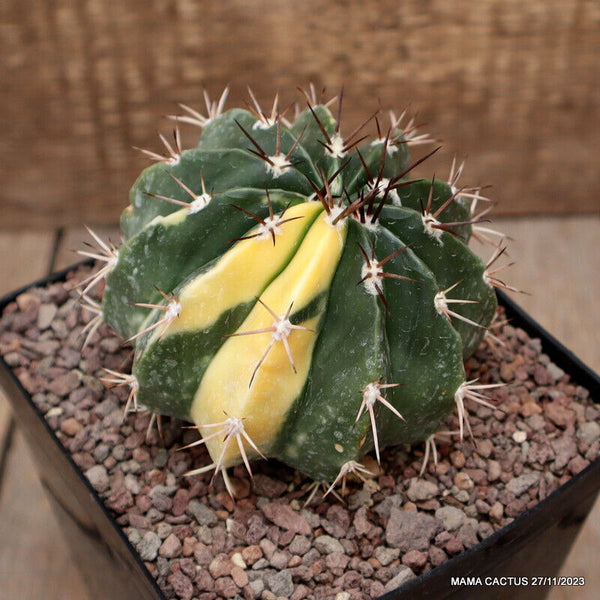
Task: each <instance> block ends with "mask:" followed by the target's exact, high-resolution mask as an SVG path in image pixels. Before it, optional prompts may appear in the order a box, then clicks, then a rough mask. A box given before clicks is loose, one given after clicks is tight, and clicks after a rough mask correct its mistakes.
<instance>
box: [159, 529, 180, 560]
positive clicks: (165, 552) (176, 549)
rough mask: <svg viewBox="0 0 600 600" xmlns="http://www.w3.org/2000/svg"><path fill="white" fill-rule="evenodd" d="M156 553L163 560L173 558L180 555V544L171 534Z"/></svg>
mask: <svg viewBox="0 0 600 600" xmlns="http://www.w3.org/2000/svg"><path fill="white" fill-rule="evenodd" d="M158 553H159V554H160V556H163V557H164V558H175V557H176V556H179V555H180V554H181V542H180V541H179V538H178V537H177V536H176V535H175V534H174V533H172V534H171V535H169V536H168V537H167V538H166V539H165V541H164V542H163V543H162V545H161V547H160V549H159V551H158Z"/></svg>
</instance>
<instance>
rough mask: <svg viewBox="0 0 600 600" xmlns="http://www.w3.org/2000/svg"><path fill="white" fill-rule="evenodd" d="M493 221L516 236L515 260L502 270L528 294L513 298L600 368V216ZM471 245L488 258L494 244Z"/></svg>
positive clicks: (505, 277) (510, 248)
mask: <svg viewBox="0 0 600 600" xmlns="http://www.w3.org/2000/svg"><path fill="white" fill-rule="evenodd" d="M491 227H492V228H495V229H497V230H499V231H501V232H503V233H505V234H507V235H508V236H510V237H511V238H512V240H509V241H508V252H509V253H510V256H509V258H508V259H507V260H504V262H505V263H506V262H510V261H512V260H514V261H515V265H514V266H512V267H510V268H509V269H507V270H506V271H504V272H502V273H500V274H499V276H500V278H501V279H503V280H505V281H506V282H507V283H509V284H510V285H513V286H514V287H517V288H518V289H521V290H523V291H526V292H528V294H529V295H526V294H513V298H514V299H515V300H516V301H517V302H518V303H519V304H520V305H521V306H522V307H523V308H524V309H525V310H527V311H528V312H529V313H530V314H531V315H532V316H533V318H534V319H536V320H537V321H539V322H540V324H541V325H543V326H544V327H545V328H546V329H547V330H548V331H549V332H550V333H552V334H553V335H554V336H555V337H556V338H558V339H559V340H560V341H561V342H562V343H563V344H565V346H567V347H568V348H569V349H571V350H573V352H575V354H576V355H577V356H578V357H579V358H581V359H582V360H583V361H584V362H585V363H586V364H588V365H589V366H590V367H592V368H593V369H594V370H595V371H596V372H599V371H600V345H598V342H597V340H598V331H600V311H598V298H600V277H598V274H599V273H600V253H598V252H597V251H596V247H597V244H598V239H600V217H598V216H589V217H583V216H581V217H538V218H536V217H529V218H520V219H497V220H495V222H494V223H493V224H492V225H491ZM472 247H473V249H474V250H475V251H477V252H478V253H479V254H480V255H481V256H482V257H483V258H485V259H487V258H489V257H490V256H491V254H492V250H493V249H492V248H491V247H490V246H482V245H480V244H477V243H476V242H472ZM502 262H503V261H502V260H500V261H499V263H502Z"/></svg>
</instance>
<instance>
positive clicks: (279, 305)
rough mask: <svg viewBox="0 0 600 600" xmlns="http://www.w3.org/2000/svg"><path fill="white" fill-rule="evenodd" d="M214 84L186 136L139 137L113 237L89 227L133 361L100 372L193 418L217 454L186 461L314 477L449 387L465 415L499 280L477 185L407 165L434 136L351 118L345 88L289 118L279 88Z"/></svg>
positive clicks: (379, 444)
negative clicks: (469, 370) (271, 464)
mask: <svg viewBox="0 0 600 600" xmlns="http://www.w3.org/2000/svg"><path fill="white" fill-rule="evenodd" d="M225 97H226V93H224V94H223V96H222V97H221V99H220V101H219V102H218V103H211V102H210V101H209V99H208V98H207V99H206V103H207V111H208V115H207V116H203V115H201V114H200V113H198V112H196V111H194V110H192V109H191V108H189V107H187V106H183V105H182V106H183V109H184V110H185V112H186V115H185V116H183V117H179V118H178V120H179V121H181V122H188V123H192V124H195V125H198V126H200V127H201V128H202V132H201V135H200V138H199V141H198V144H197V146H196V147H194V148H191V149H187V150H183V151H182V150H181V144H180V141H179V134H178V133H177V130H176V133H175V139H174V142H169V141H168V140H167V139H166V138H164V137H162V136H161V137H162V141H163V143H164V145H165V148H166V154H164V155H160V154H156V153H152V152H148V151H145V152H146V154H148V155H149V156H150V157H151V158H153V159H154V160H155V161H156V164H154V165H152V166H150V167H149V168H147V169H146V170H144V171H143V172H142V174H141V175H140V176H139V178H138V180H137V181H136V182H135V184H134V186H133V188H132V190H131V195H130V205H129V206H128V207H127V208H126V209H125V210H124V212H123V214H122V218H121V226H122V231H123V235H124V240H125V241H124V243H123V245H122V246H121V247H119V248H115V247H114V246H112V245H108V244H105V243H104V242H102V241H101V240H97V241H98V242H99V244H100V253H99V254H94V256H95V257H96V258H99V259H101V260H102V261H103V262H104V265H103V268H102V269H101V270H100V271H99V273H98V274H97V275H95V276H93V277H91V278H90V279H89V280H88V281H87V282H86V291H87V290H88V289H90V288H91V287H92V286H93V285H94V284H95V283H97V282H98V281H99V280H100V279H101V278H105V279H106V286H105V291H104V297H103V301H102V305H101V314H102V316H103V318H104V319H105V320H106V321H107V322H108V323H109V324H110V325H111V326H112V327H113V328H114V329H115V330H117V331H118V332H119V333H120V334H121V335H123V336H124V337H125V338H127V339H128V340H129V341H131V343H132V344H133V345H134V346H135V357H134V363H133V372H132V374H131V375H121V376H119V375H118V374H116V373H114V372H112V373H111V377H112V379H110V381H111V382H112V383H121V384H124V385H129V386H130V388H131V394H130V403H129V404H130V405H133V406H135V407H137V406H138V403H139V404H140V405H143V406H145V407H147V408H148V409H150V410H151V411H153V412H155V413H159V414H166V415H172V416H175V417H179V418H182V419H185V420H189V421H192V422H193V423H195V425H196V426H197V428H198V431H199V433H200V438H201V439H200V440H199V441H198V442H197V443H203V444H206V446H207V448H208V450H209V453H210V455H211V457H212V460H213V462H212V464H211V465H207V466H206V467H202V468H200V469H197V470H196V471H194V472H200V471H205V470H209V469H214V470H215V472H218V471H221V472H223V474H224V476H225V477H226V468H227V467H229V466H231V465H235V464H238V463H245V464H246V466H247V468H248V470H250V460H251V459H253V458H257V457H266V456H272V457H276V458H278V459H280V460H282V461H284V462H285V463H287V464H289V465H291V466H293V467H295V468H297V469H299V470H301V471H303V472H304V473H306V474H308V475H309V476H311V477H312V478H313V479H315V480H316V481H321V482H324V483H327V485H329V484H331V483H332V482H335V483H337V482H338V481H340V480H343V479H344V478H345V476H346V475H347V474H348V473H356V474H357V475H359V476H360V475H361V473H362V472H363V471H364V467H363V466H362V465H361V464H360V462H359V461H360V459H361V457H362V456H363V455H364V454H365V453H367V452H369V451H372V450H374V451H375V454H376V458H377V459H378V460H379V458H380V452H381V449H382V448H384V447H385V446H387V445H390V444H398V443H412V442H417V441H425V440H429V441H431V440H432V439H433V438H432V435H433V434H434V433H435V431H436V430H437V429H438V427H439V426H440V424H441V423H442V422H443V421H444V420H445V418H446V417H447V415H448V414H449V412H450V411H451V410H452V409H453V408H454V407H455V406H458V408H459V418H460V424H461V433H462V429H463V422H464V418H465V408H464V400H465V399H471V400H476V401H480V402H485V400H484V396H483V394H482V392H481V389H482V388H485V387H486V386H482V385H476V384H475V383H474V382H466V381H465V371H464V366H463V359H464V358H465V357H467V356H469V355H470V354H471V353H472V352H473V351H474V349H475V348H476V347H477V345H478V344H479V343H480V341H481V340H482V337H483V336H484V334H485V332H486V328H487V327H488V326H489V324H490V322H491V320H492V318H493V315H494V313H495V309H496V296H495V293H494V290H493V286H495V285H499V284H500V282H499V280H497V279H496V278H494V276H493V271H491V269H490V264H488V265H486V264H484V263H483V262H482V261H481V260H480V259H479V258H477V256H475V255H474V254H473V253H472V252H471V251H470V250H469V249H468V247H467V242H468V240H469V238H470V237H471V236H472V235H478V236H480V237H482V238H486V239H487V232H489V230H483V229H481V230H480V231H477V229H476V226H475V225H474V223H476V222H477V221H478V220H479V219H478V218H477V217H474V205H475V204H476V203H477V202H478V201H479V200H483V199H484V198H483V197H482V196H481V195H480V194H479V191H478V190H476V189H466V188H458V187H457V179H458V176H459V175H460V169H458V170H456V169H455V168H454V166H453V169H452V173H451V176H450V181H449V182H444V181H440V180H438V179H432V180H427V179H411V177H410V173H411V170H412V169H413V167H414V166H415V165H416V164H418V163H420V162H422V161H423V160H424V159H425V158H427V157H428V156H430V155H431V154H432V153H429V154H428V155H426V156H425V157H424V158H422V159H420V160H417V161H416V162H415V163H413V164H411V163H410V160H409V147H411V146H416V145H419V144H423V143H427V142H429V141H430V140H429V138H428V137H427V136H424V135H419V134H417V132H416V128H415V125H414V122H413V121H410V120H408V121H407V120H406V119H405V117H404V115H402V117H401V118H400V119H396V118H395V116H394V115H393V114H392V115H391V116H390V125H389V127H387V128H386V129H384V128H383V126H382V122H381V120H380V116H379V114H377V113H375V114H373V115H371V117H370V118H369V119H367V121H365V123H363V124H362V125H361V126H360V127H358V128H357V129H356V130H354V131H353V132H351V133H349V134H348V133H347V132H346V131H343V130H342V127H341V126H340V115H341V108H342V94H340V97H339V99H338V110H337V118H336V117H334V115H333V114H332V112H331V111H330V109H329V106H328V104H329V103H328V104H324V103H321V102H319V100H318V99H317V97H316V94H315V93H314V89H312V88H311V91H310V92H309V93H307V94H306V99H307V103H306V104H307V107H306V108H305V109H304V110H301V111H297V114H296V116H295V118H294V119H293V120H287V119H286V118H285V117H284V116H283V115H282V114H280V113H279V110H278V106H277V99H276V101H275V103H274V106H273V109H272V111H271V113H270V114H269V115H267V114H266V113H265V112H263V110H262V109H261V108H260V106H259V104H258V102H256V99H255V98H254V96H253V95H252V94H251V100H252V104H250V105H249V106H248V109H247V110H242V109H233V110H229V111H226V112H224V111H223V105H224V102H225ZM368 122H372V123H374V124H375V127H376V130H377V133H376V135H375V136H374V137H368V136H367V135H365V134H364V133H363V132H364V131H365V130H366V126H367V123H368ZM434 151H435V150H434ZM499 254H501V252H500V251H499V252H497V253H496V255H499ZM495 258H497V256H495V257H494V258H493V259H492V261H491V262H494V261H495ZM90 307H91V308H90V310H92V309H93V311H94V312H95V313H96V315H97V316H98V315H99V314H100V307H99V306H98V305H97V304H93V303H91V304H90ZM97 318H98V317H97ZM97 325H98V322H97V321H94V324H93V326H92V330H95V329H96V328H97ZM92 333H93V331H92ZM467 426H468V423H467ZM428 448H429V446H428ZM226 481H227V480H226ZM330 489H331V488H330Z"/></svg>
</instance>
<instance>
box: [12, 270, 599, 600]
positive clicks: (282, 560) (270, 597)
mask: <svg viewBox="0 0 600 600" xmlns="http://www.w3.org/2000/svg"><path fill="white" fill-rule="evenodd" d="M87 273H89V269H87V268H81V269H79V271H78V272H76V273H72V274H71V277H70V278H69V279H68V280H67V283H56V284H52V285H50V286H49V287H47V288H35V289H31V290H29V291H27V292H25V293H23V294H21V295H20V296H19V297H18V298H17V300H16V302H14V303H12V304H10V305H9V306H8V307H7V309H6V310H5V313H4V316H3V319H2V320H1V321H0V353H1V354H2V355H3V356H4V360H5V361H6V362H7V363H8V364H9V365H10V366H11V367H13V368H14V370H15V372H16V373H17V375H18V376H19V378H20V380H21V382H22V384H23V386H24V387H25V388H26V389H27V390H28V391H29V392H30V393H31V395H32V396H33V399H34V401H35V403H36V404H37V406H38V407H39V409H40V411H41V412H42V413H43V414H44V415H45V416H46V419H47V420H48V423H49V424H50V426H51V427H52V429H54V430H55V431H56V434H57V436H58V437H59V438H60V439H61V441H62V442H63V444H64V445H65V447H66V448H67V449H68V450H69V452H70V453H71V454H72V456H73V459H74V460H75V462H76V463H77V464H78V465H79V467H80V468H81V469H82V470H83V471H84V472H85V474H86V476H87V477H88V479H89V480H90V482H91V483H92V485H93V486H94V488H95V489H96V491H97V492H98V494H99V496H100V497H101V498H102V499H103V500H104V502H105V504H106V506H107V507H108V508H109V509H110V511H111V512H112V514H113V515H114V517H115V518H116V520H117V522H118V523H119V525H120V526H121V527H122V528H123V530H124V532H125V534H126V535H127V537H128V538H129V540H130V541H131V543H132V544H133V546H134V547H135V548H137V550H138V552H139V553H140V555H141V557H142V559H143V560H144V561H145V563H146V566H147V567H148V569H149V571H150V573H152V574H153V575H154V576H155V577H156V579H157V582H158V585H159V586H160V588H161V589H162V591H163V593H164V595H165V597H166V598H169V599H171V598H179V599H182V600H191V599H192V598H197V599H202V600H212V599H215V598H236V597H237V598H244V599H247V600H250V599H253V598H262V599H265V600H274V599H276V598H292V599H296V600H299V599H301V598H315V599H321V598H327V599H329V598H331V599H336V600H350V599H356V600H358V599H370V598H374V597H376V596H378V595H380V594H382V593H384V592H386V591H389V590H392V589H395V588H397V587H398V586H399V585H401V584H402V583H403V582H405V581H406V580H408V579H410V578H412V577H415V576H416V575H419V574H421V573H423V572H426V571H428V570H430V569H432V568H433V567H436V566H438V565H440V564H442V563H443V562H445V561H447V560H448V559H449V558H451V557H453V556H456V555H457V554H459V553H461V552H463V551H464V550H465V549H466V548H469V547H471V546H473V545H474V544H476V543H477V542H478V541H480V540H482V539H484V538H485V537H487V536H489V535H490V534H491V533H493V532H494V531H496V530H498V529H500V528H501V527H503V526H504V525H506V524H508V523H509V522H510V521H512V520H513V519H514V518H515V517H517V516H518V515H520V514H521V513H522V512H523V511H525V510H526V509H528V508H530V507H532V506H534V505H535V504H536V503H538V502H539V501H540V500H542V499H543V498H545V497H546V496H547V495H548V494H549V493H550V492H552V491H553V490H554V489H556V488H557V487H559V486H560V485H562V484H563V483H565V482H566V481H567V480H568V479H569V478H570V477H572V476H573V475H575V474H576V473H578V472H579V471H581V470H582V469H584V468H585V467H586V466H587V465H589V464H590V462H591V461H593V460H594V459H595V458H596V457H597V456H598V454H599V453H600V424H599V422H600V410H599V409H598V408H597V407H596V406H594V405H593V404H592V402H591V399H590V398H589V394H588V392H587V390H585V389H583V388H581V387H577V386H575V385H572V384H571V383H569V376H568V375H566V374H565V373H564V372H563V371H562V370H561V369H560V368H559V367H557V366H556V365H554V364H553V363H552V362H550V360H549V358H548V357H547V356H546V355H544V354H543V353H542V351H541V343H540V341H539V340H537V339H530V338H529V337H528V335H527V334H526V333H525V332H524V331H522V330H521V329H516V328H514V327H512V326H510V325H504V326H503V327H502V328H501V329H500V330H499V331H497V332H496V334H497V337H498V338H499V340H500V341H501V342H502V343H503V344H504V345H500V344H498V343H496V342H493V341H492V340H490V341H489V343H487V344H482V346H481V348H480V349H479V351H478V352H477V354H476V355H475V356H474V357H473V358H471V359H470V360H469V361H468V363H467V369H468V377H469V379H475V378H478V379H479V380H480V382H481V383H496V382H502V383H506V386H504V387H499V388H495V389H492V390H489V396H490V398H491V402H492V403H493V404H494V405H495V406H496V409H495V410H492V409H490V408H487V407H485V406H480V405H474V404H471V405H469V406H468V409H469V412H470V415H471V417H470V423H471V427H472V431H473V439H469V440H465V441H463V442H460V441H458V440H454V441H453V442H452V443H449V444H444V445H440V444H438V453H439V456H438V458H439V460H438V463H437V465H435V464H433V463H431V464H429V465H428V468H427V470H426V471H425V473H424V474H423V476H419V471H420V469H421V464H422V460H423V450H424V446H423V444H417V445H415V446H413V447H411V448H409V447H397V448H393V449H388V450H386V451H385V452H383V457H382V464H381V466H380V467H378V465H377V464H376V463H375V461H374V460H373V459H372V458H371V457H366V461H365V462H366V464H367V467H368V468H369V469H370V470H372V471H374V472H376V475H375V477H374V478H372V479H368V480H367V481H366V482H364V483H363V482H361V481H359V480H356V481H349V482H348V485H347V486H346V489H345V493H344V497H343V500H344V501H343V502H341V501H339V500H338V499H336V498H335V497H333V495H329V496H327V497H326V498H325V499H322V498H321V497H320V496H319V495H317V496H316V497H315V500H314V502H312V503H311V504H310V505H308V506H304V503H305V501H306V499H307V497H308V495H309V486H310V484H311V482H310V481H309V480H307V478H305V477H304V476H302V475H301V474H299V473H297V472H295V471H293V470H291V469H289V468H287V467H285V466H283V465H281V464H279V463H277V461H273V460H270V461H259V462H256V463H254V464H253V471H254V479H253V480H250V479H249V477H248V475H247V474H246V472H245V470H244V469H243V468H240V467H236V468H234V469H233V470H232V482H233V483H234V486H235V487H236V489H237V493H238V494H237V495H238V497H237V499H236V500H235V501H234V500H232V499H231V498H230V496H229V495H228V494H227V492H226V491H225V489H224V485H223V482H222V480H221V479H220V477H219V478H218V479H217V481H216V482H215V483H214V485H213V486H211V485H210V480H211V474H210V473H208V474H205V475H202V476H194V477H184V476H183V474H184V473H185V472H186V471H188V470H190V469H191V468H197V467H199V466H201V465H203V464H208V462H209V459H208V455H207V453H206V451H205V450H204V449H203V448H202V447H196V448H192V449H190V450H185V451H182V452H176V450H177V449H178V448H180V447H181V446H182V445H184V444H186V443H189V442H191V441H194V440H195V439H197V433H196V432H195V431H193V430H189V429H183V427H182V425H183V424H182V423H180V422H177V421H174V420H170V419H163V427H162V432H163V440H162V441H161V440H160V439H159V436H158V434H157V432H156V430H152V431H151V433H150V435H149V437H148V439H146V438H147V435H146V430H147V428H148V424H149V421H150V415H149V414H148V413H144V412H139V413H136V414H130V415H129V416H128V417H127V418H126V419H125V421H123V407H124V404H125V402H126V400H127V395H128V390H127V389H125V388H124V387H113V388H111V389H106V388H105V386H104V384H103V383H102V382H101V381H100V377H103V376H105V375H106V372H105V371H104V369H107V368H108V369H112V370H117V371H123V370H127V369H128V368H129V366H130V361H131V349H130V348H128V347H125V346H123V342H122V340H121V339H120V338H118V337H117V336H115V334H114V333H112V332H111V331H110V330H109V329H108V328H107V327H105V326H101V327H100V329H99V331H98V334H96V335H94V336H93V337H92V339H91V340H90V343H89V344H88V345H87V346H86V347H85V348H84V349H83V350H82V341H83V337H84V336H82V334H81V330H82V328H83V327H84V325H85V324H86V323H87V322H88V321H89V320H90V318H92V317H93V314H91V313H88V312H86V311H82V310H81V309H80V307H79V304H78V301H77V296H78V292H77V291H74V290H73V287H74V283H75V282H76V281H78V280H81V279H82V278H83V277H84V276H85V275H86V274H87ZM447 428H448V429H449V430H455V429H457V421H456V418H455V417H454V416H452V417H450V418H449V419H448V422H447ZM338 491H341V490H338Z"/></svg>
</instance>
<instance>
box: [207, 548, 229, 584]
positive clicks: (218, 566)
mask: <svg viewBox="0 0 600 600" xmlns="http://www.w3.org/2000/svg"><path fill="white" fill-rule="evenodd" d="M233 566H234V565H233V563H232V562H231V559H230V558H229V556H227V554H218V555H217V556H215V558H214V559H213V560H212V562H211V563H210V565H209V566H208V570H209V572H210V574H211V575H212V576H213V577H214V578H215V579H217V577H224V576H226V575H229V574H230V573H231V569H232V568H233Z"/></svg>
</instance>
